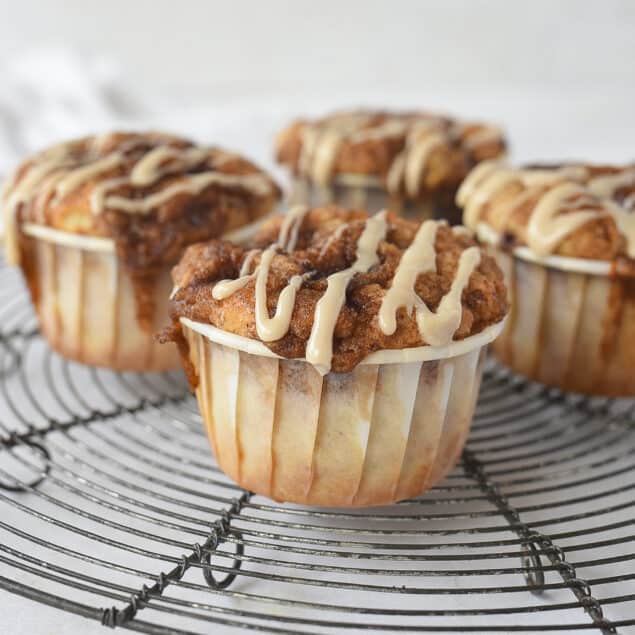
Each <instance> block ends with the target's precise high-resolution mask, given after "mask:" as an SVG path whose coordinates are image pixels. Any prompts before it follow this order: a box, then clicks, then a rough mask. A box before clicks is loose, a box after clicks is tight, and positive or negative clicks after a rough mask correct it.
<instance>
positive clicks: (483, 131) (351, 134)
mask: <svg viewBox="0 0 635 635" xmlns="http://www.w3.org/2000/svg"><path fill="white" fill-rule="evenodd" d="M351 119H353V121H354V123H353V124H349V122H350V120H351ZM343 122H344V123H343ZM422 125H423V126H429V127H430V133H433V134H435V135H440V138H439V140H438V143H435V144H434V147H432V148H431V149H430V151H429V154H428V155H427V158H426V161H425V162H424V163H422V166H421V174H420V179H419V182H418V185H417V187H416V192H413V191H408V188H406V187H404V185H403V184H399V185H398V186H397V188H396V191H395V192H394V193H395V194H398V195H401V196H402V197H403V198H409V199H416V198H420V197H421V198H426V197H427V196H429V194H430V193H439V194H441V195H443V194H444V193H446V194H447V192H448V191H453V190H454V189H456V187H457V186H458V184H459V183H460V182H461V181H462V179H463V178H464V177H465V175H466V174H467V173H468V171H469V170H470V168H472V167H473V166H474V165H476V164H477V163H479V162H480V161H483V160H485V159H492V158H496V157H499V156H501V155H502V154H504V152H505V149H506V142H505V138H504V136H503V134H502V132H501V131H500V129H498V128H496V127H494V126H490V125H488V124H484V123H466V122H462V121H459V120H457V119H454V118H451V117H447V116H441V115H436V114H433V113H426V112H403V113H390V112H386V111H367V110H359V111H354V112H337V113H333V114H331V115H328V116H326V117H323V118H321V119H316V120H307V119H300V120H297V121H294V122H293V123H292V124H290V125H289V126H288V127H287V128H285V129H284V130H283V131H282V132H281V133H280V134H279V135H278V137H277V140H276V158H277V160H278V162H280V163H281V164H283V165H285V166H286V167H288V168H289V169H290V170H291V171H292V173H293V174H295V175H296V176H307V174H308V170H307V166H306V165H305V160H304V157H303V153H306V150H307V144H308V143H309V141H308V137H309V135H311V134H313V135H317V136H318V137H319V136H320V135H329V134H332V133H333V132H335V133H336V134H338V135H339V138H338V143H337V149H336V152H335V156H334V157H333V158H332V161H331V165H330V169H329V172H330V176H331V178H332V179H337V177H338V175H342V174H346V175H350V174H354V175H366V176H369V177H373V178H375V179H378V180H379V182H380V183H382V184H383V186H384V187H385V188H386V189H390V187H389V173H390V170H391V167H392V166H393V165H394V163H395V160H396V159H397V157H398V156H399V155H400V154H401V153H402V152H403V151H404V148H405V147H406V144H407V141H408V137H409V135H411V134H412V133H413V132H414V131H415V130H416V128H417V126H419V127H421V126H422ZM346 126H349V128H348V129H346V130H344V129H343V128H344V127H346ZM382 131H383V132H382ZM479 137H480V138H479Z"/></svg>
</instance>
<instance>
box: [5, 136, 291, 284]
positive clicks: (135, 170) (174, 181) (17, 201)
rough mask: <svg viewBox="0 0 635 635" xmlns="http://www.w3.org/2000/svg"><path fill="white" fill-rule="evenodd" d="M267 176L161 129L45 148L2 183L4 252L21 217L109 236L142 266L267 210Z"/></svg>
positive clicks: (13, 252)
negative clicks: (162, 131)
mask: <svg viewBox="0 0 635 635" xmlns="http://www.w3.org/2000/svg"><path fill="white" fill-rule="evenodd" d="M278 197H279V190H278V188H277V186H276V185H275V183H274V182H273V181H272V180H271V179H270V178H269V177H268V176H267V175H266V174H265V173H264V172H263V171H261V170H260V169H258V168H257V167H256V166H254V165H253V164H252V163H250V162H249V161H247V160H245V159H244V158H242V157H240V156H238V155H236V154H231V153H228V152H225V151H223V150H220V149H218V148H203V147H199V146H196V145H194V144H193V143H192V142H190V141H188V140H186V139H182V138H180V137H175V136H171V135H167V134H162V133H156V132H150V133H145V134H139V133H123V132H113V133H109V134H104V135H99V136H92V137H85V138H82V139H78V140H75V141H71V142H69V143H64V144H60V145H58V146H54V147H52V148H49V149H47V150H45V151H43V152H41V153H39V154H37V155H35V156H34V157H32V158H30V159H28V160H27V161H25V162H24V163H23V164H22V165H21V166H19V167H18V169H17V170H16V171H15V173H14V175H13V177H12V178H11V179H10V180H9V182H8V183H7V184H6V186H5V190H4V194H3V197H2V207H3V212H4V217H5V227H6V228H7V231H6V235H7V239H6V243H7V244H6V246H7V254H8V256H9V258H10V259H12V260H14V261H17V260H18V259H19V251H18V240H17V238H18V235H19V230H20V228H21V227H22V226H24V225H25V224H29V223H31V224H39V225H45V226H48V227H51V228H53V229H58V230H62V231H64V232H70V233H75V234H83V235H88V236H102V237H111V238H113V239H114V241H115V245H116V248H117V253H118V255H119V257H120V259H121V260H122V261H123V262H124V264H125V265H126V266H127V267H128V268H129V269H131V270H133V271H137V272H139V271H143V272H145V273H147V272H148V271H149V270H151V269H153V268H157V267H160V266H162V265H165V264H172V263H174V262H176V261H177V260H178V258H179V256H180V254H181V253H182V250H183V248H184V247H185V245H187V244H190V243H192V242H195V241H198V240H205V239H208V238H211V237H214V236H220V235H221V234H222V233H223V232H226V231H229V230H231V229H234V228H236V227H239V226H241V225H244V224H246V223H248V222H249V221H251V220H253V219H255V218H258V217H260V216H262V215H263V214H265V213H267V212H268V211H270V210H271V209H272V207H273V205H274V204H275V202H276V201H277V199H278Z"/></svg>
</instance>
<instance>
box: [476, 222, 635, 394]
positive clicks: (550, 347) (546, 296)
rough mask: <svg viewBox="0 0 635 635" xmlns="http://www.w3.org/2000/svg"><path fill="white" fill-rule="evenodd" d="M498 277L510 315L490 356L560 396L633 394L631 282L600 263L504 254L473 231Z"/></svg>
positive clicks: (494, 240) (488, 236)
mask: <svg viewBox="0 0 635 635" xmlns="http://www.w3.org/2000/svg"><path fill="white" fill-rule="evenodd" d="M477 234H478V236H479V238H480V239H481V240H482V241H483V242H485V243H487V244H488V245H489V246H488V250H489V251H490V253H491V254H492V255H493V256H494V257H495V258H496V260H497V262H498V265H499V266H500V268H501V269H502V270H503V273H504V274H505V282H506V284H507V288H508V289H509V294H510V301H511V312H510V315H509V317H508V319H507V323H506V326H505V328H504V330H503V332H502V334H501V336H500V337H499V338H498V339H497V340H496V342H495V343H494V344H493V346H492V349H493V351H494V353H495V355H496V356H497V357H498V359H499V360H500V361H501V362H502V363H503V364H505V365H506V366H508V367H509V368H511V369H512V370H513V371H514V372H516V373H519V374H521V375H524V376H525V377H528V378H529V379H532V380H534V381H537V382H540V383H543V384H546V385H548V386H554V387H557V388H560V389H562V390H565V391H571V392H580V393H585V394H590V395H603V396H611V397H619V396H632V395H635V280H634V279H632V278H627V277H621V276H619V275H615V274H612V269H613V265H612V263H610V262H606V261H600V260H586V259H583V258H565V257H562V256H548V257H544V258H541V257H538V256H536V255H535V254H533V252H532V251H531V250H530V249H528V248H527V247H519V248H516V249H514V250H513V252H512V253H508V252H506V251H503V250H501V249H499V248H497V247H496V245H497V244H498V235H497V234H496V233H495V232H494V231H493V230H492V229H491V228H490V227H489V226H487V225H484V224H481V225H479V227H478V231H477Z"/></svg>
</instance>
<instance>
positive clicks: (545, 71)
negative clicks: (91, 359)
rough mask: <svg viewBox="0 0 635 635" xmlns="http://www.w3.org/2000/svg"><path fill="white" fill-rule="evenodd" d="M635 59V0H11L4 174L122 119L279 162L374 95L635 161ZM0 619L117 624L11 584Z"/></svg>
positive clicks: (533, 155)
mask: <svg viewBox="0 0 635 635" xmlns="http://www.w3.org/2000/svg"><path fill="white" fill-rule="evenodd" d="M634 60H635V2H629V1H627V0H598V1H596V2H590V1H581V0H580V1H575V0H558V1H556V0H533V1H531V2H517V1H516V2H512V1H509V0H507V1H505V0H489V1H488V0H482V1H479V0H472V1H470V0H428V1H422V0H419V1H417V0H401V1H400V0H391V1H371V0H365V1H363V0H359V1H352V0H350V1H348V2H346V1H345V0H337V1H335V0H311V1H308V0H293V1H291V0H269V1H268V2H256V1H251V2H248V1H246V0H243V1H240V2H232V1H231V0H226V1H225V2H217V1H213V2H209V1H208V2H206V1H204V0H185V1H184V0H181V1H178V2H176V1H169V0H158V1H157V0H154V1H150V0H145V1H142V0H138V1H133V0H127V1H126V0H105V1H101V2H93V1H89V0H64V1H61V0H52V1H49V2H34V1H32V0H17V1H16V0H10V1H7V0H0V174H2V173H3V171H4V170H5V169H8V167H9V164H10V163H12V162H15V160H17V159H18V158H19V156H20V155H21V154H23V153H24V152H26V151H31V150H33V149H35V148H36V147H37V146H40V145H45V144H46V143H49V142H51V141H54V140H56V139H58V138H63V137H65V136H69V135H71V134H79V133H83V132H89V131H93V130H95V129H97V128H100V127H107V126H110V125H126V126H132V125H137V126H141V127H167V128H171V129H173V130H174V131H177V132H185V133H187V134H190V135H193V136H195V137H198V138H199V139H200V140H202V141H207V142H217V143H221V144H224V145H227V146H229V147H233V148H236V149H240V150H243V151H245V152H247V153H249V154H250V155H252V156H254V157H256V158H257V159H258V160H259V161H261V162H262V163H265V164H267V165H270V142H271V137H272V135H273V134H274V132H275V130H276V129H277V128H278V127H279V126H280V125H281V124H283V123H284V121H286V120H287V118H288V117H290V116H293V115H294V114H297V113H302V112H314V113H317V112H320V111H322V110H324V109H327V108H332V107H342V106H351V105H362V104H366V105H375V106H381V105H384V104H387V105H392V106H403V107H417V106H419V107H423V108H440V109H443V110H447V111H449V112H455V113H458V114H464V115H470V116H475V117H485V118H492V119H494V120H495V121H499V122H500V123H502V124H503V125H504V126H505V127H506V128H507V129H508V131H509V133H510V136H511V139H512V147H513V154H514V157H515V158H516V159H518V160H529V159H538V160H539V159H558V158H565V157H569V158H588V159H592V160H597V161H611V160H614V161H626V160H633V159H635V123H634V121H633V120H634V118H635V112H634V111H635V108H634V104H635V61H634ZM91 74H92V75H91ZM93 75H94V77H98V78H99V80H98V81H97V80H95V83H93V82H92V77H93ZM102 100H103V103H102ZM38 104H40V105H39V106H38ZM16 113H17V114H16ZM3 117H4V119H3ZM10 136H13V137H15V139H14V140H11V141H10V140H9V137H10ZM0 623H2V624H3V629H5V630H3V632H6V633H12V634H15V635H22V634H24V635H26V634H27V633H28V634H29V635H31V634H32V635H37V634H40V633H47V634H55V635H60V634H63V633H73V634H79V633H81V634H89V633H93V632H94V633H103V632H104V631H103V630H102V629H101V628H99V627H97V626H96V625H93V624H91V623H88V622H85V621H83V620H81V619H79V618H74V617H72V616H70V615H67V614H64V613H58V612H55V611H53V610H52V609H49V608H45V607H43V606H38V605H35V604H32V603H30V602H28V601H26V600H22V599H20V598H17V597H14V596H10V595H8V594H4V593H0Z"/></svg>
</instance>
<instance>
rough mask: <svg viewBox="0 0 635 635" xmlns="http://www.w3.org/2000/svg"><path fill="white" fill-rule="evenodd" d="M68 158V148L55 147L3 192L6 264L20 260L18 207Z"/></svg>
mask: <svg viewBox="0 0 635 635" xmlns="http://www.w3.org/2000/svg"><path fill="white" fill-rule="evenodd" d="M68 156H69V148H68V147H67V146H65V145H59V146H55V147H54V148H51V149H50V150H49V151H48V152H46V153H44V155H43V157H42V159H41V160H40V162H39V163H37V164H35V165H32V166H31V167H30V168H29V169H28V171H27V173H26V174H25V175H24V176H23V177H22V178H21V179H20V181H18V182H16V179H15V177H14V179H13V183H14V185H13V186H12V187H9V188H7V191H6V192H5V201H4V204H3V206H2V211H3V218H4V234H5V255H6V258H7V262H9V263H10V264H16V263H17V262H18V261H19V259H20V250H19V246H18V228H17V223H16V216H17V213H18V208H19V207H20V205H22V204H24V203H27V202H29V201H30V200H31V198H32V197H33V196H34V192H35V191H36V188H37V187H38V186H39V185H40V184H41V183H42V181H43V180H44V179H45V178H46V177H48V176H49V175H50V174H51V173H52V172H53V171H55V170H58V169H59V168H60V167H62V166H63V165H64V164H65V162H66V160H67V159H68Z"/></svg>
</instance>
